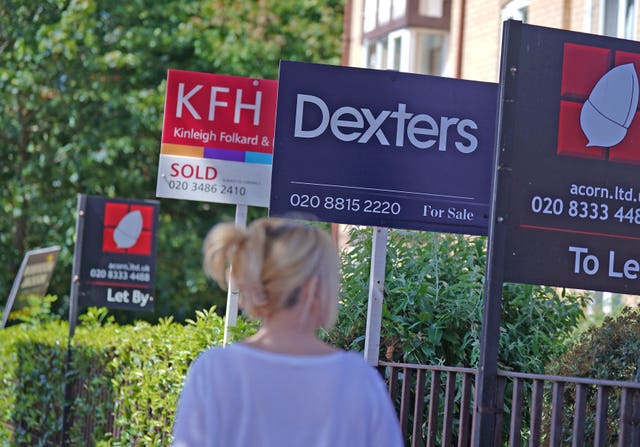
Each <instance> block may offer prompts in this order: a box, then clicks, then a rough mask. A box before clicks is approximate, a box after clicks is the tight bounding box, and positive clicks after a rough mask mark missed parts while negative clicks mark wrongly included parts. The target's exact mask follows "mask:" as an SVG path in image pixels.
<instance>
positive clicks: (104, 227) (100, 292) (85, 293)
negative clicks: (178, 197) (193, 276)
mask: <svg viewBox="0 0 640 447" xmlns="http://www.w3.org/2000/svg"><path fill="white" fill-rule="evenodd" d="M158 208H159V206H158V202H156V201H150V200H144V201H141V200H124V199H108V198H105V197H96V196H86V195H81V196H80V199H79V210H78V212H79V223H78V228H77V232H78V236H77V241H76V244H77V247H76V252H75V256H74V274H77V275H78V282H79V285H78V297H77V298H78V306H79V307H87V306H97V307H102V306H104V307H109V308H114V309H128V310H153V303H154V283H155V270H156V269H155V260H156V229H157V226H158Z"/></svg>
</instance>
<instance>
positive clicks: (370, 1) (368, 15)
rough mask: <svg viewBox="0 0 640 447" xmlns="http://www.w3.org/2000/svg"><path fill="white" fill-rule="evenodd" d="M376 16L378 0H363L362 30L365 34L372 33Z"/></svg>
mask: <svg viewBox="0 0 640 447" xmlns="http://www.w3.org/2000/svg"><path fill="white" fill-rule="evenodd" d="M377 15H378V0H365V2H364V21H363V24H362V30H363V31H364V32H365V33H368V32H369V31H372V30H374V29H375V27H376V16H377Z"/></svg>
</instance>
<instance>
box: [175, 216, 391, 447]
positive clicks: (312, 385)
mask: <svg viewBox="0 0 640 447" xmlns="http://www.w3.org/2000/svg"><path fill="white" fill-rule="evenodd" d="M229 266H232V267H231V270H230V273H229V274H230V275H231V276H232V279H233V281H232V284H236V285H237V287H238V290H239V292H240V306H241V307H242V308H243V309H244V311H245V312H247V313H248V314H249V315H251V316H253V317H255V318H258V319H259V320H260V321H261V327H260V329H259V330H258V332H257V333H256V334H255V335H253V336H251V337H249V338H247V339H245V340H244V341H242V342H240V343H235V344H232V345H230V346H227V347H225V348H220V347H216V348H212V349H209V350H207V351H205V352H204V353H202V354H201V355H200V356H199V357H198V358H197V359H196V361H195V362H194V363H193V364H192V366H191V367H190V369H189V373H188V374H187V379H186V381H185V384H184V388H183V390H182V393H181V395H180V400H179V403H178V409H177V413H176V420H175V425H174V446H175V447H205V446H223V447H235V446H238V447H239V446H243V447H244V446H252V447H253V446H274V447H281V446H292V447H294V446H295V447H310V446H326V447H340V446H345V447H358V446H362V447H375V446H380V447H396V446H402V445H403V442H402V439H401V435H400V429H399V426H398V421H397V417H396V414H395V411H394V409H393V406H392V404H391V401H390V399H389V396H388V394H387V393H386V390H385V386H384V382H383V381H382V379H381V377H380V376H379V375H378V373H377V372H376V370H375V369H373V368H372V367H370V366H369V365H368V364H367V363H366V362H365V361H364V360H363V358H362V356H361V355H359V354H357V353H350V352H345V351H342V350H338V349H336V348H334V347H332V346H330V345H328V344H326V343H324V342H323V341H321V340H320V339H319V338H318V337H317V333H318V330H319V329H320V328H325V329H328V328H330V327H331V326H332V325H333V323H334V322H335V318H336V312H337V296H338V270H337V266H338V257H337V253H336V250H335V247H334V244H333V243H332V241H331V239H330V238H329V237H328V235H327V234H326V233H325V232H323V231H322V230H320V229H319V228H315V227H311V226H307V225H303V224H300V223H296V222H294V221H289V220H285V219H274V218H264V219H260V220H257V221H255V222H254V223H252V224H251V225H250V226H249V228H248V229H242V228H238V227H236V226H234V225H233V224H219V225H217V226H215V227H214V228H213V229H212V230H211V231H210V232H209V234H208V235H207V238H206V240H205V243H204V269H205V272H206V273H208V274H210V275H211V276H213V277H214V278H215V279H216V281H217V282H218V283H219V284H221V285H223V286H224V285H226V273H227V270H228V267H229Z"/></svg>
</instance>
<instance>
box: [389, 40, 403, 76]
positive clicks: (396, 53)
mask: <svg viewBox="0 0 640 447" xmlns="http://www.w3.org/2000/svg"><path fill="white" fill-rule="evenodd" d="M392 48H393V54H392V56H391V57H392V58H393V60H392V61H391V68H392V69H393V70H400V67H402V36H397V37H395V38H394V39H393V47H392Z"/></svg>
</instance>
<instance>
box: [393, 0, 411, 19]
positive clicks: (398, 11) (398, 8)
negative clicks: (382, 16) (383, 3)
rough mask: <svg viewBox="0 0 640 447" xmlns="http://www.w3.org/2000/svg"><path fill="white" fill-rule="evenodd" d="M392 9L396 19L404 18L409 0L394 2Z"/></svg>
mask: <svg viewBox="0 0 640 447" xmlns="http://www.w3.org/2000/svg"><path fill="white" fill-rule="evenodd" d="M391 8H392V9H391V11H392V14H393V18H394V19H399V18H401V17H404V16H405V14H406V12H407V0H393V4H392V7H391Z"/></svg>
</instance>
